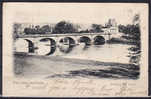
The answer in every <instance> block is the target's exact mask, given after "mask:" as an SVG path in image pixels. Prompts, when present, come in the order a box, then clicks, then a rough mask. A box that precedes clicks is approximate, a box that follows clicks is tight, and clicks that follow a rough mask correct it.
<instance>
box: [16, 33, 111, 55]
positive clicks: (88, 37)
mask: <svg viewBox="0 0 151 99" xmlns="http://www.w3.org/2000/svg"><path fill="white" fill-rule="evenodd" d="M111 38H112V35H111V34H110V33H104V32H101V33H70V34H45V35H40V34H37V35H22V36H19V38H18V39H17V40H16V41H15V51H17V52H19V51H20V49H23V48H24V49H26V50H27V51H26V52H28V53H35V52H36V50H37V49H39V44H40V43H42V42H44V43H45V45H46V46H49V48H50V52H49V53H47V54H46V55H50V54H53V53H54V52H55V50H56V48H57V47H59V48H60V46H66V45H67V46H68V47H69V48H72V47H74V46H75V45H79V44H81V43H84V44H85V45H92V44H94V45H101V44H104V43H105V42H106V41H107V40H110V39H111ZM25 42H26V43H27V44H26V46H25V45H24V43H25ZM60 50H61V49H60ZM67 52H68V51H67Z"/></svg>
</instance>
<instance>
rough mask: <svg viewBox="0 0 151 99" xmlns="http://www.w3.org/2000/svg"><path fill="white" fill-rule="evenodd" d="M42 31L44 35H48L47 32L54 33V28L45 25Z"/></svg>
mask: <svg viewBox="0 0 151 99" xmlns="http://www.w3.org/2000/svg"><path fill="white" fill-rule="evenodd" d="M41 31H42V32H43V33H46V32H51V31H52V28H51V27H50V26H49V25H44V26H42V27H41Z"/></svg>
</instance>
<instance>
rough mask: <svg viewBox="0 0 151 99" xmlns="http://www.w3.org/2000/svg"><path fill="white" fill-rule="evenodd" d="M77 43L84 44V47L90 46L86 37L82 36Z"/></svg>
mask: <svg viewBox="0 0 151 99" xmlns="http://www.w3.org/2000/svg"><path fill="white" fill-rule="evenodd" d="M79 42H80V43H85V44H86V45H90V44H91V39H90V38H89V37H87V36H82V37H80V38H79Z"/></svg>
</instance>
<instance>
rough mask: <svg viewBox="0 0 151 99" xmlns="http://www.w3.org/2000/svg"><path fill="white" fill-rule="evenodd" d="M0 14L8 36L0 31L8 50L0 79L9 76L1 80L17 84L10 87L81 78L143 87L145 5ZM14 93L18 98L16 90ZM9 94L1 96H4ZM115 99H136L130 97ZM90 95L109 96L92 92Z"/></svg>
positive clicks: (45, 6) (7, 8)
mask: <svg viewBox="0 0 151 99" xmlns="http://www.w3.org/2000/svg"><path fill="white" fill-rule="evenodd" d="M3 10H4V13H3V15H4V16H5V17H4V20H6V21H4V25H5V26H4V28H5V29H4V31H5V30H6V31H5V32H7V31H8V34H7V33H5V32H4V35H5V37H7V38H5V39H4V42H3V43H4V44H3V46H7V47H8V46H9V45H10V47H9V48H10V49H9V48H8V49H9V50H7V49H5V52H6V54H5V53H4V55H5V56H7V57H9V58H10V57H11V58H10V61H11V63H10V64H11V65H10V64H9V67H8V65H7V66H5V68H4V69H5V70H4V76H5V74H6V75H8V74H9V72H7V70H10V71H11V74H10V75H11V77H12V78H11V77H9V76H5V77H4V78H9V79H12V80H15V79H17V80H15V81H12V83H13V84H16V85H18V84H19V85H20V84H23V83H22V82H17V81H21V80H27V81H28V80H33V79H38V80H41V81H53V80H55V81H56V79H63V81H66V80H68V81H69V82H70V80H76V81H77V80H78V81H79V80H80V81H81V80H85V79H86V80H88V81H90V80H92V81H94V82H95V80H96V82H98V83H99V81H102V80H103V81H105V82H108V83H109V82H110V81H111V82H112V81H113V82H120V81H126V82H128V81H132V82H135V83H134V84H137V83H140V84H142V85H143V83H144V84H145V83H146V84H145V85H143V86H147V76H146V75H147V66H148V65H146V64H147V56H146V55H147V49H148V46H146V45H147V44H148V43H147V39H148V38H147V36H148V32H147V31H148V23H147V22H148V19H147V18H148V16H147V15H148V12H147V11H148V6H147V4H143V3H142V4H141V3H140V4H135V3H134V4H131V3H128V4H122V3H114V4H113V3H108V4H106V3H12V4H11V3H5V4H4V7H3ZM9 20H10V21H9ZM144 46H145V47H144ZM7 47H4V48H7ZM144 49H145V50H146V51H145V50H144ZM9 53H11V54H10V55H8V54H9ZM142 59H144V60H142ZM8 60H9V59H8ZM4 63H7V62H4ZM7 68H10V69H7ZM144 68H145V69H144ZM141 75H143V76H141ZM142 79H145V80H142ZM4 81H5V80H4ZM57 81H58V80H57ZM59 81H61V80H59ZM59 81H58V82H59ZM104 84H105V83H104ZM6 85H7V84H6ZM70 85H71V86H72V83H70ZM111 85H112V86H113V85H114V84H113V83H112V84H111ZM122 85H123V83H122ZM124 85H125V83H124ZM128 85H131V84H126V86H128ZM29 86H30V85H29ZM31 86H32V85H31ZM60 86H62V85H60ZM87 86H88V85H87ZM58 87H59V85H58ZM95 87H98V86H95ZM11 88H12V87H11ZM33 88H34V87H33ZM103 88H104V87H103ZM107 88H112V87H110V86H108V87H107ZM143 88H144V89H145V92H142V93H141V92H140V93H139V92H138V93H136V95H137V94H142V95H146V94H147V91H146V89H147V87H142V89H143ZM105 89H106V87H105ZM114 89H116V87H115V88H114ZM133 89H135V88H133ZM142 89H141V91H142ZM14 90H15V89H14ZM16 90H17V91H16V93H17V92H18V91H19V89H16ZM20 90H22V89H21V88H20ZM32 90H33V89H32ZM37 90H38V89H37ZM72 90H73V89H72ZM86 90H87V89H86ZM121 90H122V89H121ZM127 90H130V89H127ZM136 90H137V89H136ZM9 91H10V90H9V89H7V92H6V91H5V92H6V95H9V94H7V93H9ZM110 91H111V90H110ZM55 92H56V95H57V91H55ZM59 92H63V91H59ZM113 92H114V91H113V90H112V92H111V93H113ZM13 93H15V92H13ZM23 93H24V94H25V93H26V91H24V92H23ZM28 93H29V92H28ZM63 93H64V92H63ZM106 93H107V90H106ZM58 94H60V93H58ZM75 94H76V93H75ZM86 94H89V92H86ZM10 95H12V94H10ZM32 95H36V93H34V94H32ZM37 95H38V94H37ZM39 95H40V94H39ZM62 95H63V94H62ZM66 95H67V93H66ZM66 95H65V96H66ZM80 95H81V96H83V95H85V94H84V93H83V95H82V94H80ZM111 95H113V96H114V94H111ZM115 95H117V96H118V95H119V96H124V95H125V96H127V95H130V96H131V95H132V96H133V95H134V96H136V95H135V93H132V94H131V93H126V94H123V93H122V94H120V93H116V94H115ZM47 96H49V95H47ZM70 96H72V94H71V95H70ZM73 96H74V95H73ZM91 96H108V95H107V94H101V93H100V94H96V93H94V95H91ZM109 96H110V95H109Z"/></svg>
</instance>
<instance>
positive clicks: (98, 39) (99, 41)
mask: <svg viewBox="0 0 151 99" xmlns="http://www.w3.org/2000/svg"><path fill="white" fill-rule="evenodd" d="M93 40H94V42H93V43H94V45H103V44H105V38H104V37H103V36H100V35H97V36H95V37H94V39H93Z"/></svg>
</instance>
